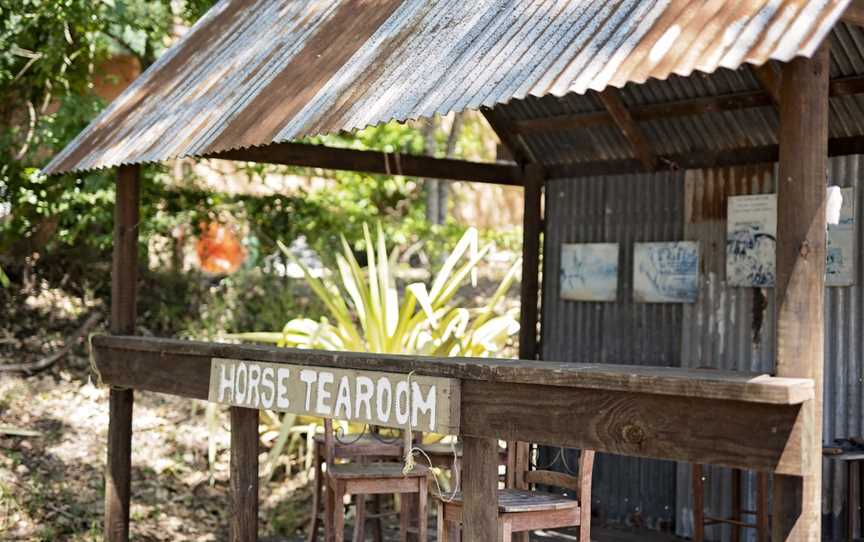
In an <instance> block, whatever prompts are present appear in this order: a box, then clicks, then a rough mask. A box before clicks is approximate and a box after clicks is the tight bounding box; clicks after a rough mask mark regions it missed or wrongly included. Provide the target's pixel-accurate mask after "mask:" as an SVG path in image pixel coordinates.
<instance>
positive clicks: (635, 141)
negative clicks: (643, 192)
mask: <svg viewBox="0 0 864 542" xmlns="http://www.w3.org/2000/svg"><path fill="white" fill-rule="evenodd" d="M597 97H598V98H599V99H600V102H602V103H603V107H605V108H606V111H608V112H609V115H610V116H611V117H612V120H613V121H614V122H615V124H616V125H617V126H618V128H619V129H620V130H621V132H622V133H623V134H624V137H625V138H626V139H627V141H628V142H629V143H630V146H631V147H632V148H633V153H634V154H635V155H636V156H637V157H638V158H639V161H640V162H642V167H644V168H645V171H653V170H654V166H655V164H656V163H657V158H656V157H655V156H654V152H653V151H652V150H651V145H650V144H649V143H648V138H647V137H645V134H643V133H642V129H641V128H639V125H638V124H637V123H636V121H635V120H634V119H633V116H632V115H631V114H630V111H628V110H627V106H626V105H625V104H624V100H622V99H621V93H620V92H618V89H617V88H613V87H609V88H607V89H606V90H604V91H603V92H600V93H599V94H598V95H597Z"/></svg>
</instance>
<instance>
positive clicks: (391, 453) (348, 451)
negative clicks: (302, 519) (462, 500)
mask: <svg viewBox="0 0 864 542" xmlns="http://www.w3.org/2000/svg"><path fill="white" fill-rule="evenodd" d="M342 438H343V439H344V440H343V441H341V442H340V441H338V440H336V441H335V442H334V443H333V456H334V458H336V459H350V460H354V461H367V460H375V459H385V458H392V459H399V458H401V457H402V453H403V452H402V448H403V447H402V440H401V439H397V440H396V441H394V442H384V441H382V440H381V439H378V438H375V437H374V436H372V435H371V434H368V433H364V434H362V435H356V434H349V435H345V436H344V437H342ZM312 453H313V456H314V471H313V480H312V483H313V491H312V515H311V518H310V519H309V530H308V532H307V535H306V540H307V541H308V542H316V540H317V539H318V526H319V525H320V524H321V516H320V513H321V512H322V510H321V508H322V507H321V504H322V502H323V494H322V492H323V489H324V482H323V480H324V469H323V467H324V463H325V457H326V449H325V438H324V435H323V434H316V435H315V437H314V444H313V452H312ZM357 503H358V504H357V516H358V525H357V526H356V527H355V532H356V533H357V535H358V536H357V538H359V537H362V533H363V531H364V525H362V524H361V523H363V522H364V521H365V519H366V518H367V517H368V518H369V519H375V520H376V522H375V523H374V529H375V530H374V534H375V537H374V539H375V540H376V541H379V542H380V540H381V538H382V532H381V521H380V519H379V518H378V516H379V514H380V513H381V503H380V498H379V496H378V495H376V496H375V497H374V500H373V503H372V504H373V507H374V508H373V513H372V514H371V515H369V516H366V514H365V504H366V502H365V498H364V496H363V495H357Z"/></svg>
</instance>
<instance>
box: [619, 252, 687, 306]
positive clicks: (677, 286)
mask: <svg viewBox="0 0 864 542" xmlns="http://www.w3.org/2000/svg"><path fill="white" fill-rule="evenodd" d="M633 297H634V299H635V300H636V302H637V303H693V302H695V301H696V299H697V298H698V297H699V243H697V242H694V241H678V242H672V243H636V244H635V245H634V247H633Z"/></svg>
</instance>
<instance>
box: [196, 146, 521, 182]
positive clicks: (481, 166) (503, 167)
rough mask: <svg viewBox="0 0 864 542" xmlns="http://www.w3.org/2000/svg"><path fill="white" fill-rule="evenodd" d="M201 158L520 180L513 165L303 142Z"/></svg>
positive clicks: (464, 178)
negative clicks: (342, 147)
mask: <svg viewBox="0 0 864 542" xmlns="http://www.w3.org/2000/svg"><path fill="white" fill-rule="evenodd" d="M204 158H216V159H220V160H240V161H245V162H257V163H262V164H281V165H288V166H302V167H314V168H322V169H338V170H346V171H362V172H366V173H379V174H386V175H407V176H409V177H426V178H438V179H453V180H457V181H472V182H480V183H492V184H504V185H516V186H518V185H519V184H520V181H521V175H520V171H519V168H518V167H517V166H516V165H515V164H510V165H508V164H493V163H485V162H470V161H467V160H456V159H453V158H434V157H431V156H418V155H412V154H400V153H384V152H379V151H359V150H354V149H339V148H335V147H327V146H324V145H309V144H305V143H274V144H272V145H267V146H265V147H250V148H247V149H236V150H231V151H224V152H220V153H216V154H210V155H207V156H205V157H204Z"/></svg>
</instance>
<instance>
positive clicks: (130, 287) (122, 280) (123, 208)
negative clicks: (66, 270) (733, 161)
mask: <svg viewBox="0 0 864 542" xmlns="http://www.w3.org/2000/svg"><path fill="white" fill-rule="evenodd" d="M139 171H140V170H139V167H138V166H123V167H121V168H119V170H118V172H117V180H116V183H115V186H116V197H115V205H114V251H113V259H112V268H111V324H110V328H111V333H114V334H130V333H133V332H134V331H135V316H136V312H137V304H136V296H135V291H136V287H137V282H138V218H139V199H140V177H139ZM133 403H134V397H133V392H132V390H131V389H112V390H111V391H110V392H109V398H108V417H109V421H108V459H107V463H106V467H105V540H107V541H108V542H126V541H128V540H129V498H130V490H131V477H132V474H131V469H132V406H133Z"/></svg>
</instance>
